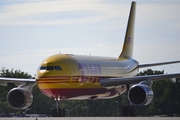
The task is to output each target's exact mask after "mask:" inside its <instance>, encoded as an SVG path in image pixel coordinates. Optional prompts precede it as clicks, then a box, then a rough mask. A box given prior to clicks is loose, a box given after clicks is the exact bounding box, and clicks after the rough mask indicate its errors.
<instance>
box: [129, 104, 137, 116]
mask: <svg viewBox="0 0 180 120" xmlns="http://www.w3.org/2000/svg"><path fill="white" fill-rule="evenodd" d="M129 116H130V117H135V116H136V111H135V107H134V106H130V107H129Z"/></svg>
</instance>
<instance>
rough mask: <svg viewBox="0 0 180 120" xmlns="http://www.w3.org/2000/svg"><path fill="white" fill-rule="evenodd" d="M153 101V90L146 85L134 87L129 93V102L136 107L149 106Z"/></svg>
mask: <svg viewBox="0 0 180 120" xmlns="http://www.w3.org/2000/svg"><path fill="white" fill-rule="evenodd" d="M152 99H153V91H152V89H151V88H150V87H149V86H147V85H144V84H135V85H133V86H132V87H131V88H130V89H129V92H128V100H129V101H130V103H131V104H132V105H134V106H141V105H148V104H149V103H151V101H152Z"/></svg>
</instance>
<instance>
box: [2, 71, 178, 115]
mask: <svg viewBox="0 0 180 120" xmlns="http://www.w3.org/2000/svg"><path fill="white" fill-rule="evenodd" d="M155 74H164V71H158V70H151V69H147V70H144V71H142V72H140V73H138V75H141V76H142V75H155ZM0 77H10V78H33V77H32V76H31V75H30V74H28V73H26V72H23V71H20V70H13V69H11V70H9V69H5V68H2V69H1V70H0ZM14 87H16V86H15V85H14V84H10V83H8V86H0V115H1V116H2V115H10V114H12V113H13V114H16V115H19V114H26V113H28V114H46V115H47V116H50V114H51V108H53V107H54V106H55V101H54V100H52V99H51V98H48V97H46V96H45V95H43V94H42V93H41V92H40V90H39V88H38V86H35V87H34V89H33V91H32V94H33V103H32V105H31V106H30V107H29V108H28V109H26V110H14V109H12V108H11V107H9V105H8V103H7V100H6V96H7V93H8V92H9V90H10V89H12V88H14ZM152 89H153V91H154V99H153V101H152V102H151V103H150V104H149V105H147V106H140V107H136V114H137V115H138V116H154V115H166V116H173V115H179V116H180V107H179V106H180V82H179V80H177V82H176V83H175V84H173V83H171V82H170V81H169V80H162V81H155V82H154V83H153V86H152ZM125 104H127V95H126V94H123V95H121V96H119V97H116V98H113V99H106V100H67V101H62V102H61V106H62V107H63V108H65V109H66V116H73V117H74V116H77V117H80V116H82V117H83V116H103V117H104V116H121V109H122V107H123V106H124V105H125Z"/></svg>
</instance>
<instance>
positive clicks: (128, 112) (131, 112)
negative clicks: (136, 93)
mask: <svg viewBox="0 0 180 120" xmlns="http://www.w3.org/2000/svg"><path fill="white" fill-rule="evenodd" d="M122 116H123V117H128V116H130V117H135V116H136V114H135V107H134V106H124V107H123V108H122Z"/></svg>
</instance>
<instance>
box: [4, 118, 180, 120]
mask: <svg viewBox="0 0 180 120" xmlns="http://www.w3.org/2000/svg"><path fill="white" fill-rule="evenodd" d="M0 120H180V117H64V118H62V117H57V118H53V117H29V118H28V117H4V118H3V117H2V118H0Z"/></svg>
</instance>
